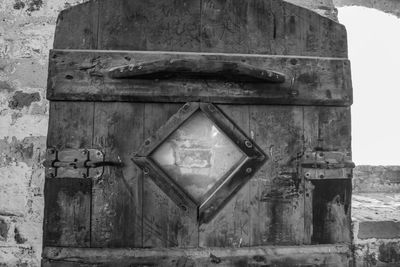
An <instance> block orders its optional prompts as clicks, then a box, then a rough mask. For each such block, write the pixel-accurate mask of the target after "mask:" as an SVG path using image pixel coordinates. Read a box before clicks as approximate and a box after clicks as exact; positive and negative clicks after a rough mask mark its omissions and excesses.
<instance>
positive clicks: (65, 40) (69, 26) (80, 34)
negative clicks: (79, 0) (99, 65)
mask: <svg viewBox="0 0 400 267" xmlns="http://www.w3.org/2000/svg"><path fill="white" fill-rule="evenodd" d="M98 17H99V1H97V0H94V1H89V2H86V3H83V4H81V5H77V6H74V7H72V8H68V9H65V10H63V11H61V12H60V14H59V15H58V18H57V27H56V31H55V36H54V45H53V47H54V48H58V49H96V48H97V32H98ZM72 33H73V34H72Z"/></svg>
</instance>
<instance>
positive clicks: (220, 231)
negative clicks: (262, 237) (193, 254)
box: [199, 105, 251, 248]
mask: <svg viewBox="0 0 400 267" xmlns="http://www.w3.org/2000/svg"><path fill="white" fill-rule="evenodd" d="M218 107H219V108H220V109H221V111H222V112H223V113H224V114H225V115H226V116H227V117H228V118H230V119H231V120H232V121H233V122H234V123H235V124H236V126H237V127H239V128H240V129H241V130H242V131H244V133H245V134H246V135H247V136H250V131H249V126H250V123H249V107H248V106H243V105H218ZM249 186H250V182H247V183H245V185H244V186H243V187H242V188H241V189H240V190H239V191H238V192H237V193H236V194H235V195H234V196H233V197H232V199H230V200H229V201H228V202H227V204H226V205H225V206H224V208H223V209H222V210H221V211H220V212H218V213H217V214H216V215H215V217H214V218H213V219H212V220H211V221H210V222H208V223H204V224H201V225H200V226H199V246H200V247H236V248H237V247H246V246H249V245H250V235H251V233H250V213H249V207H250V195H249V194H250V189H249V188H250V187H249Z"/></svg>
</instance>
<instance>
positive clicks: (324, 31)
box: [201, 0, 347, 57]
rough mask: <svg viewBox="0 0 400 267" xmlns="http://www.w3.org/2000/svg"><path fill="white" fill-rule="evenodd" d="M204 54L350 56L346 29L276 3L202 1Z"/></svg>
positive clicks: (258, 0)
mask: <svg viewBox="0 0 400 267" xmlns="http://www.w3.org/2000/svg"><path fill="white" fill-rule="evenodd" d="M201 14H202V16H201V20H202V25H201V51H204V52H224V53H249V54H270V55H282V54H285V55H301V56H323V57H347V37H346V30H345V28H344V26H343V25H340V24H339V23H336V22H335V21H332V20H330V19H328V18H326V17H323V16H320V15H318V14H317V13H314V12H312V11H310V10H308V9H305V8H303V7H299V6H296V5H293V4H291V3H287V2H285V1H275V0H248V1H233V0H231V1H220V0H205V1H202V12H201Z"/></svg>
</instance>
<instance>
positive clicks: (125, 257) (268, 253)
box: [43, 245, 351, 267]
mask: <svg viewBox="0 0 400 267" xmlns="http://www.w3.org/2000/svg"><path fill="white" fill-rule="evenodd" d="M350 253H351V252H350V248H349V246H346V245H326V246H302V247H299V246H295V247H294V246H285V247H282V246H281V247H278V246H277V247H273V246H271V247H265V246H264V247H251V248H193V249H185V250H182V249H166V248H164V249H93V248H85V249H82V248H57V247H46V248H44V250H43V255H44V256H45V258H46V259H47V260H50V261H53V262H50V264H49V265H45V266H63V265H62V264H63V263H75V264H76V265H71V266H85V264H89V266H90V264H96V266H110V264H114V265H118V266H121V267H125V266H133V265H134V266H141V265H143V266H176V267H178V266H278V267H283V266H324V267H333V266H350V263H349V255H350ZM60 262H61V263H60ZM52 263H56V264H57V263H58V264H60V265H51V264H52ZM65 266H70V265H65Z"/></svg>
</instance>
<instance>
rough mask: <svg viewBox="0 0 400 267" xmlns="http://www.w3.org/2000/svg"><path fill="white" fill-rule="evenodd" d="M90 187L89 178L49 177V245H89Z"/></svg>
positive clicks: (46, 224) (46, 228)
mask: <svg viewBox="0 0 400 267" xmlns="http://www.w3.org/2000/svg"><path fill="white" fill-rule="evenodd" d="M91 191H92V181H91V180H90V179H75V178H59V179H58V178H57V179H55V178H53V179H52V178H50V179H46V183H45V203H46V206H45V214H46V216H45V221H44V244H45V245H46V246H66V247H69V246H75V247H89V246H90V210H91V193H92V192H91Z"/></svg>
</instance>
